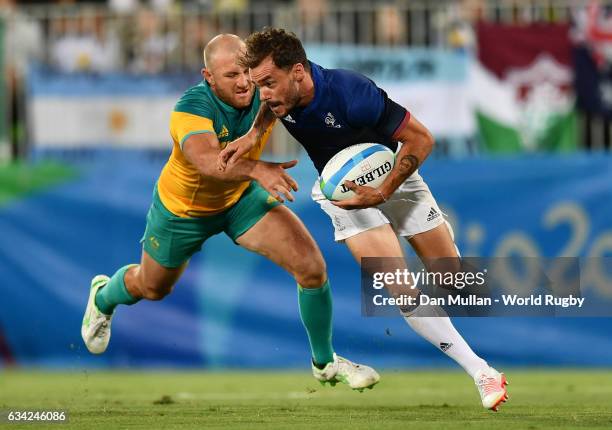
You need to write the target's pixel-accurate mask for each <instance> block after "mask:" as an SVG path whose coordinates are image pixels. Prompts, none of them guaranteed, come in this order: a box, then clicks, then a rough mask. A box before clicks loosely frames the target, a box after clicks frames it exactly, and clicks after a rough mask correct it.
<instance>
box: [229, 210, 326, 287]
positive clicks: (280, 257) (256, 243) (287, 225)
mask: <svg viewBox="0 0 612 430" xmlns="http://www.w3.org/2000/svg"><path fill="white" fill-rule="evenodd" d="M236 243H238V244H239V245H240V246H242V247H244V248H246V249H249V250H251V251H254V252H256V253H258V254H260V255H263V256H264V257H266V258H268V259H270V260H271V261H273V262H274V263H276V264H278V265H279V266H281V267H283V268H284V269H286V270H287V271H288V272H290V273H291V274H293V275H294V276H295V277H296V279H297V280H298V282H299V283H300V284H301V285H302V286H305V287H317V286H320V285H321V284H323V282H325V280H326V272H325V262H324V260H323V256H322V254H321V251H320V250H319V247H318V246H317V244H316V243H315V241H314V239H313V238H312V236H311V235H310V233H309V232H308V230H307V229H306V227H305V226H304V224H303V223H302V221H301V220H300V219H299V218H298V217H297V216H296V215H295V214H294V213H293V212H292V211H291V210H289V209H288V208H287V207H286V206H283V205H279V206H276V207H274V208H273V209H271V210H270V211H268V212H267V213H266V214H265V215H264V216H263V217H262V218H261V219H260V220H259V221H257V222H256V223H255V224H254V225H253V226H252V227H251V228H250V229H249V230H247V231H246V232H245V233H243V234H242V235H240V236H239V237H238V238H236Z"/></svg>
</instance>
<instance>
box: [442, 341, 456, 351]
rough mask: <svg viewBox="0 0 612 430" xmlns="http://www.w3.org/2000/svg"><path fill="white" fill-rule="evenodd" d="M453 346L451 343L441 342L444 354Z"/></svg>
mask: <svg viewBox="0 0 612 430" xmlns="http://www.w3.org/2000/svg"><path fill="white" fill-rule="evenodd" d="M451 346H453V344H452V343H451V342H449V343H446V342H440V349H441V350H442V351H444V352H446V351H448V350H449V348H450V347H451Z"/></svg>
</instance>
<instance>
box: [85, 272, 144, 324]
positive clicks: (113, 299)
mask: <svg viewBox="0 0 612 430" xmlns="http://www.w3.org/2000/svg"><path fill="white" fill-rule="evenodd" d="M132 266H135V264H128V265H127V266H123V267H122V268H121V269H119V270H117V271H116V272H115V274H114V275H113V276H112V277H111V278H110V281H108V284H106V285H105V286H103V287H102V288H100V289H99V290H98V292H97V293H96V306H97V307H98V310H99V311H100V312H102V313H103V314H106V315H111V314H112V313H113V311H114V310H115V308H116V307H117V305H133V304H134V303H136V302H137V301H139V300H140V299H136V298H134V297H132V295H131V294H130V293H129V291H128V290H127V288H126V286H125V279H124V277H125V272H127V270H128V269H129V268H130V267H132Z"/></svg>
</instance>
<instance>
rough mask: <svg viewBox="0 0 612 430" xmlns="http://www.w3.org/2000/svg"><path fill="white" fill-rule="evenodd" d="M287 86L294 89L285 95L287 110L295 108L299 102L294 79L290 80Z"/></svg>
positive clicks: (298, 93)
mask: <svg viewBox="0 0 612 430" xmlns="http://www.w3.org/2000/svg"><path fill="white" fill-rule="evenodd" d="M289 88H294V89H295V91H294V92H293V93H291V94H288V95H287V112H289V111H291V110H293V109H295V108H296V107H297V106H298V105H299V104H300V100H301V97H300V91H299V89H298V88H297V84H296V83H295V81H294V80H292V81H291V82H290V85H289Z"/></svg>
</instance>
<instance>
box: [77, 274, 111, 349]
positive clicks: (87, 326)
mask: <svg viewBox="0 0 612 430" xmlns="http://www.w3.org/2000/svg"><path fill="white" fill-rule="evenodd" d="M109 280H110V278H109V277H108V276H106V275H97V276H95V277H94V278H93V279H92V280H91V288H90V290H89V301H88V302H87V309H85V315H84V316H83V324H82V325H81V337H82V338H83V342H85V346H87V349H88V350H89V352H91V353H92V354H102V353H103V352H104V351H106V347H107V346H108V342H109V340H110V335H111V319H112V318H113V316H112V315H106V314H103V313H102V312H100V311H99V310H98V307H97V306H96V301H95V297H96V293H97V292H98V290H99V289H100V288H102V287H103V286H105V285H106V284H107V283H108V281H109Z"/></svg>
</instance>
